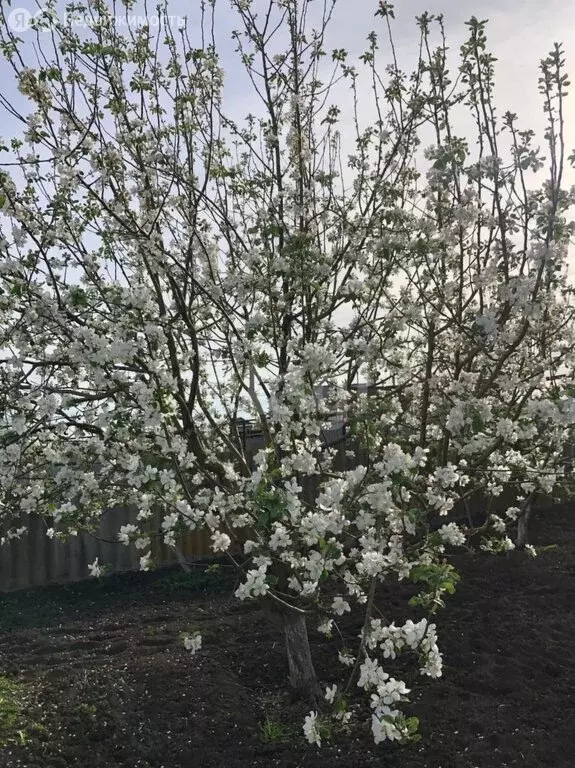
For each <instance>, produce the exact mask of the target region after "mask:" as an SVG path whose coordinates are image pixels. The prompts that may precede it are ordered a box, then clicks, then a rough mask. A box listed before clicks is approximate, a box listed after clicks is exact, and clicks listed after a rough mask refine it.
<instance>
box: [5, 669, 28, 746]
mask: <svg viewBox="0 0 575 768" xmlns="http://www.w3.org/2000/svg"><path fill="white" fill-rule="evenodd" d="M22 706H23V690H22V686H20V685H18V683H15V682H14V681H13V680H9V679H8V678H7V677H1V676H0V746H3V747H5V746H6V745H7V744H9V743H14V742H16V743H18V744H24V743H26V741H27V736H26V732H25V731H24V729H23V720H24V717H23V714H22Z"/></svg>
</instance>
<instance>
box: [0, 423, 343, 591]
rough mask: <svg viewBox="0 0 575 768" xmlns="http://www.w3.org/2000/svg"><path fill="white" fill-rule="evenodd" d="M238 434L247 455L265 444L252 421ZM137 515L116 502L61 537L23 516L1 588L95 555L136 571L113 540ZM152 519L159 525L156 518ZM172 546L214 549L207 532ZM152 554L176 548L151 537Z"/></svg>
mask: <svg viewBox="0 0 575 768" xmlns="http://www.w3.org/2000/svg"><path fill="white" fill-rule="evenodd" d="M238 437H239V439H240V441H241V442H242V443H243V446H244V448H245V451H246V454H247V455H248V456H253V455H254V453H255V452H256V451H258V450H259V449H260V448H262V447H263V446H264V444H265V441H264V438H263V435H262V434H261V431H259V430H258V429H257V428H256V427H255V426H254V424H253V423H252V422H242V425H241V428H240V429H238ZM323 437H324V440H325V442H326V443H327V444H328V445H335V444H336V443H338V442H339V443H340V444H341V446H342V448H343V447H344V446H345V442H346V440H345V437H346V436H345V428H344V426H343V423H341V424H334V425H330V428H328V429H326V430H324V433H323ZM342 455H343V454H342ZM136 515H137V510H136V509H129V508H122V507H117V508H114V509H111V510H107V511H106V512H104V514H103V515H102V519H101V523H100V526H99V529H98V530H97V531H96V532H95V533H94V534H90V533H79V534H78V535H77V536H71V537H70V538H69V539H68V540H67V541H65V542H61V541H56V540H53V539H49V538H48V537H47V536H46V523H45V522H44V520H42V519H41V518H36V517H30V518H27V519H26V520H23V521H22V524H23V525H24V524H25V525H26V526H27V527H28V533H27V534H25V535H24V536H23V537H22V538H21V539H12V540H11V541H9V542H6V543H5V544H4V545H3V546H1V547H0V592H10V591H14V590H17V589H26V588H27V587H36V586H42V585H46V584H53V583H67V582H72V581H79V580H80V579H85V578H88V576H89V570H88V565H89V564H90V563H93V562H94V560H95V559H96V558H98V561H99V563H100V565H106V566H108V567H109V569H110V572H112V573H120V572H122V571H134V570H139V568H140V557H141V555H142V554H143V553H142V552H138V551H137V550H136V548H135V547H133V546H130V547H126V546H125V545H124V544H121V543H120V542H118V531H119V530H120V526H122V525H126V524H127V523H135V522H136ZM154 523H155V524H157V529H159V528H160V525H161V518H160V517H158V519H157V521H154ZM154 527H156V526H155V525H154ZM177 547H178V551H179V553H180V557H181V556H182V555H183V556H184V558H185V559H186V560H193V559H194V558H201V557H207V556H209V555H211V554H213V553H212V552H211V550H210V533H209V531H201V532H197V533H189V534H187V535H186V536H184V537H182V538H181V539H180V540H179V541H178V542H177ZM152 557H153V560H154V563H155V564H157V565H171V564H174V563H177V562H178V561H179V559H180V558H179V557H178V553H177V552H176V551H174V549H173V548H171V547H168V546H166V545H165V544H163V542H162V541H161V540H160V539H159V538H156V539H155V540H153V541H152Z"/></svg>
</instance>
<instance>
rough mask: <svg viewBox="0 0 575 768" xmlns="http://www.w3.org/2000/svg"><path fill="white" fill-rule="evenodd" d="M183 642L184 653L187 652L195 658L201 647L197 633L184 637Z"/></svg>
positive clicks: (199, 636) (200, 637)
mask: <svg viewBox="0 0 575 768" xmlns="http://www.w3.org/2000/svg"><path fill="white" fill-rule="evenodd" d="M183 642H184V648H185V649H186V651H189V652H190V653H191V654H192V656H195V654H196V653H197V652H198V651H199V650H200V649H201V647H202V636H201V635H200V634H199V633H197V632H196V634H194V635H184V637H183Z"/></svg>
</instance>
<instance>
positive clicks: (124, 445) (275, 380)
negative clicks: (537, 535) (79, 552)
mask: <svg viewBox="0 0 575 768" xmlns="http://www.w3.org/2000/svg"><path fill="white" fill-rule="evenodd" d="M132 5H133V3H131V2H128V1H127V0H125V1H124V2H123V3H111V4H110V3H106V2H103V0H92V2H91V3H89V5H88V6H87V7H85V8H83V7H82V6H81V5H78V4H77V3H76V4H75V5H74V6H70V7H69V15H68V16H66V17H62V16H58V15H57V14H56V11H55V5H54V4H53V3H48V5H47V7H46V8H45V9H44V11H43V13H41V14H39V15H37V16H36V17H35V20H34V22H33V25H32V26H33V30H31V31H29V32H28V33H27V34H29V35H34V36H35V42H36V45H37V50H39V51H41V55H40V57H39V59H38V61H34V62H33V63H32V64H31V65H29V64H28V62H27V61H26V58H27V56H28V55H29V54H30V53H31V47H30V46H29V44H27V43H26V42H25V41H24V40H23V39H19V38H18V37H17V36H16V35H15V33H14V32H13V31H11V29H10V27H9V25H8V24H7V23H6V20H5V19H3V20H2V22H3V23H2V24H1V45H0V48H1V50H2V53H3V55H4V57H5V60H6V62H7V63H8V64H9V65H10V67H11V68H12V69H11V71H13V76H14V79H15V81H17V84H18V88H19V91H20V94H21V99H20V100H19V101H18V100H14V101H13V102H8V101H7V100H6V99H5V98H4V97H0V98H1V100H2V104H3V106H4V108H5V109H6V110H8V112H10V114H11V116H12V119H13V120H18V121H20V123H21V125H22V130H21V132H20V133H19V134H18V135H17V136H16V137H14V138H12V139H8V138H6V139H5V140H4V145H3V146H2V152H1V154H0V159H2V162H3V166H2V167H3V170H2V172H1V177H0V195H1V203H2V207H3V211H2V219H1V227H2V241H1V247H2V260H1V262H0V268H1V272H2V287H1V288H0V309H1V313H2V314H1V319H0V336H1V341H0V348H1V349H2V353H1V359H0V398H1V400H0V404H1V419H2V421H1V423H0V430H1V431H0V441H1V446H2V451H1V454H0V489H1V491H0V492H1V496H0V504H1V516H0V524H1V525H2V530H3V536H4V538H9V537H12V536H18V535H25V529H26V516H28V515H40V516H43V517H44V518H45V519H46V521H47V527H48V529H49V530H50V532H51V533H53V532H54V531H55V532H56V535H58V536H66V535H68V534H69V533H70V532H73V531H77V530H79V529H82V528H85V529H94V528H95V527H96V526H97V524H98V521H99V518H100V516H101V514H102V511H103V510H104V509H106V508H107V507H110V506H112V505H116V504H130V505H135V506H136V507H137V509H138V515H137V523H136V524H134V525H130V526H124V527H123V528H122V529H121V530H120V531H119V532H118V534H119V539H120V541H122V542H124V543H135V545H136V547H137V548H138V549H139V550H140V551H141V553H142V559H141V564H142V568H144V569H147V568H149V567H150V566H151V554H150V553H151V540H152V538H153V537H154V536H157V535H158V532H157V531H156V530H154V529H153V525H152V521H153V520H154V519H155V515H156V514H158V513H159V514H160V515H161V518H162V523H161V531H160V535H161V536H162V538H163V540H164V542H166V543H167V544H169V545H172V546H175V544H176V540H177V538H178V536H179V535H180V534H181V533H182V532H186V531H195V530H199V529H205V528H207V529H209V531H210V532H211V541H212V547H213V551H214V552H215V553H226V554H227V555H228V556H229V558H230V560H231V561H232V562H233V563H234V564H235V565H236V566H237V568H238V570H239V571H240V573H241V584H240V586H239V587H238V589H237V592H236V595H237V597H238V598H239V599H241V600H253V599H257V600H261V601H263V602H264V603H265V604H266V605H267V607H268V608H269V610H270V612H271V613H273V614H275V615H276V616H277V617H278V618H279V619H280V620H281V621H282V623H283V626H284V629H285V637H286V648H287V658H288V666H289V679H290V683H291V686H292V688H293V689H294V690H295V691H296V692H297V693H298V694H299V695H301V696H303V697H304V698H306V699H307V700H308V701H309V702H310V703H311V704H312V708H313V709H312V712H311V714H310V715H309V716H308V717H307V718H306V722H305V726H304V731H305V734H306V736H307V738H308V739H309V740H310V742H317V743H318V744H319V743H320V740H321V717H327V716H328V715H327V714H323V715H321V716H320V715H318V711H319V710H323V711H324V713H325V711H326V710H329V708H330V706H333V707H334V710H335V712H336V716H337V717H338V718H339V719H343V720H348V719H349V718H350V716H351V713H350V712H346V711H345V705H344V697H343V694H344V693H345V691H343V690H341V689H338V688H337V686H331V687H329V688H328V690H327V692H326V693H325V695H322V693H321V691H320V689H319V685H318V681H317V678H316V674H315V671H314V667H313V659H312V656H311V652H310V647H309V644H308V638H307V624H308V623H309V622H310V621H311V622H314V624H315V625H316V626H318V628H319V629H320V631H321V632H323V633H325V634H326V635H329V634H330V633H331V632H332V630H333V628H334V624H335V623H336V622H337V620H338V617H340V616H342V615H343V614H345V613H348V612H350V611H351V610H352V607H354V608H356V609H358V610H361V611H363V612H364V615H365V620H364V623H363V630H362V633H361V636H360V637H359V638H358V640H357V644H356V645H355V646H353V645H352V646H350V647H346V648H342V650H341V652H340V654H339V658H340V661H341V662H342V663H343V664H344V665H349V666H350V683H349V684H350V685H354V686H355V685H357V686H359V687H360V688H361V689H363V690H364V691H365V692H366V693H367V694H368V700H369V703H370V704H371V715H370V719H371V724H372V730H373V735H374V738H375V741H376V742H379V741H381V740H384V739H392V740H393V739H403V738H409V736H410V735H411V734H412V732H413V730H414V728H415V723H414V721H413V720H411V719H410V718H406V717H405V716H404V715H403V714H402V712H401V710H400V709H399V708H398V706H399V703H400V702H402V701H405V700H406V697H407V695H408V693H409V691H408V689H407V688H406V685H405V683H404V682H403V681H401V680H398V679H395V678H394V677H391V676H390V672H391V671H392V666H391V665H392V662H393V660H394V659H395V658H396V656H398V655H400V654H409V655H411V656H413V658H414V659H415V660H416V661H417V663H418V664H419V666H420V669H421V672H422V674H424V675H428V676H430V677H437V676H439V675H440V674H441V664H442V658H441V654H440V652H439V650H438V646H437V637H436V628H435V625H434V624H433V623H432V622H431V616H432V614H433V613H434V611H435V610H436V608H437V607H438V606H439V605H441V597H442V595H443V594H444V593H445V592H452V591H453V589H454V584H455V581H456V574H455V572H454V570H453V568H452V567H451V565H450V564H449V559H448V555H449V552H450V550H451V549H452V548H453V547H462V546H465V545H469V546H471V545H473V544H474V543H475V542H478V543H479V545H480V546H481V547H483V548H484V549H487V550H489V551H492V552H498V551H501V550H506V549H510V548H512V547H513V546H514V544H513V542H512V538H510V535H509V533H508V531H509V529H512V528H513V526H514V524H515V522H516V521H517V520H519V521H520V523H521V524H520V526H519V527H520V529H521V531H520V536H519V543H520V544H522V545H525V544H526V522H525V521H526V519H527V515H528V512H529V510H530V506H531V503H532V500H533V498H534V495H535V494H536V493H538V492H543V493H552V492H553V490H554V488H555V486H556V485H557V483H558V482H560V479H561V472H562V463H561V456H562V446H563V443H564V440H565V436H566V430H567V428H568V427H569V425H570V424H571V423H572V421H573V415H574V412H573V406H572V403H571V400H570V399H569V398H568V397H566V394H565V391H564V386H565V383H568V378H567V377H565V376H563V377H562V376H561V374H564V373H565V372H566V371H568V370H570V369H572V355H573V353H572V350H573V346H574V345H573V324H572V303H571V289H570V287H569V285H568V283H567V279H566V256H567V247H568V242H569V237H570V234H571V231H572V230H571V228H570V224H569V223H568V220H567V212H568V208H569V206H570V205H571V204H572V202H573V193H572V192H568V191H566V190H565V189H564V166H565V164H566V162H567V158H566V152H567V150H566V149H565V146H564V139H563V114H564V100H565V96H566V88H567V85H568V83H567V80H566V76H565V74H564V60H563V52H562V49H561V47H559V46H556V47H555V48H554V49H553V51H552V53H551V54H550V55H549V57H548V58H546V59H545V60H543V61H542V63H541V79H540V91H541V95H542V100H543V105H544V111H545V118H546V125H547V127H546V132H545V141H546V147H547V150H546V152H543V151H542V150H541V149H540V148H539V147H538V146H537V145H536V143H535V136H534V133H533V132H532V131H530V130H527V129H523V128H521V127H520V121H519V118H518V117H517V116H516V115H513V114H510V113H507V114H505V115H504V116H502V117H501V118H499V117H498V116H497V115H496V110H495V101H494V99H495V96H494V59H493V57H492V56H491V55H490V54H489V53H488V51H487V49H486V40H485V23H484V22H480V21H478V20H476V19H472V20H471V21H470V22H469V25H468V26H469V39H468V41H467V42H466V43H465V45H463V47H462V49H461V56H460V61H459V63H458V64H457V65H456V68H455V70H454V73H453V74H451V73H450V70H449V67H448V61H447V46H446V43H445V40H444V36H443V21H442V19H441V17H438V18H435V17H432V16H429V15H424V16H422V17H420V18H419V19H418V20H417V29H418V34H419V38H420V60H419V62H418V63H417V66H416V68H415V70H414V72H413V73H412V74H411V75H410V76H407V75H406V74H405V73H404V72H403V71H402V70H401V69H400V66H399V62H398V61H397V59H396V57H395V48H394V47H393V37H392V34H391V31H392V24H393V8H392V6H391V5H390V4H388V3H380V4H379V6H377V7H374V11H376V17H377V24H378V25H380V27H381V31H380V33H375V32H373V33H370V35H369V36H368V38H367V39H368V45H367V49H366V51H365V52H364V54H363V55H362V56H361V57H360V61H358V63H357V64H355V65H354V64H353V63H350V60H349V56H348V54H347V53H346V51H344V50H341V49H336V50H331V51H330V49H329V48H328V32H329V22H330V19H331V17H332V14H333V12H334V10H335V9H336V0H326V2H325V3H324V5H323V11H322V12H321V13H320V14H319V16H317V14H316V16H315V17H314V16H313V12H314V9H315V6H314V5H313V4H312V3H311V2H310V0H265V1H264V0H261V2H256V0H254V1H253V2H252V0H231V3H230V5H231V9H232V12H233V13H234V14H235V18H236V21H237V27H238V31H237V32H235V33H234V36H233V37H234V40H235V43H236V54H237V57H238V62H239V63H240V64H241V65H242V66H243V68H244V73H245V75H246V76H247V80H246V82H249V84H250V87H251V91H252V95H253V97H254V100H255V101H256V102H257V106H254V108H253V109H254V112H255V114H251V115H249V116H248V117H247V118H246V119H245V120H241V119H240V118H239V117H238V116H237V115H233V114H231V113H230V112H229V110H227V108H226V99H225V89H224V72H223V70H222V65H221V62H220V59H219V57H218V50H219V48H218V43H217V39H216V30H217V24H216V23H215V19H217V11H218V8H219V4H218V3H216V2H213V0H212V1H211V2H205V3H204V4H203V5H202V23H201V29H200V32H201V34H200V35H199V38H198V41H197V42H193V41H192V39H191V37H190V36H191V35H192V32H193V30H188V28H187V27H185V26H182V28H180V29H177V30H176V29H173V28H171V27H170V24H169V14H168V4H167V3H166V2H164V4H163V6H162V8H161V10H162V14H163V16H162V27H161V28H160V29H159V30H158V29H157V30H154V29H151V28H150V27H147V26H139V27H133V26H130V25H129V24H127V23H126V24H122V23H121V18H122V14H123V13H124V14H129V13H130V8H131V7H132ZM228 12H230V11H229V9H228ZM1 13H2V12H1V11H0V14H1ZM78 15H80V16H81V17H82V18H84V19H85V21H86V23H85V25H84V26H83V27H79V26H78V25H77V24H76V23H75V22H74V19H75V18H77V16H78ZM313 25H315V26H313ZM381 33H383V34H384V36H386V37H387V40H388V43H387V45H388V48H389V50H391V52H392V56H391V60H390V62H388V63H387V65H385V66H384V65H383V64H381V63H380V54H379V51H378V39H379V38H378V34H381ZM192 36H193V35H192ZM342 94H343V95H342ZM346 94H347V97H348V102H346V104H345V107H344V106H343V103H342V99H343V98H344V97H345V95H346ZM366 94H367V95H368V99H367V104H366V105H364V106H362V100H365V95H366ZM336 99H337V101H336ZM365 114H371V115H372V116H373V119H370V120H368V121H367V125H365V124H364V122H365V120H364V115H365ZM473 139H475V143H473ZM424 146H427V149H425V152H423V147H424ZM571 159H573V158H572V157H571ZM358 380H359V381H365V382H367V383H368V385H369V394H368V396H366V397H357V396H354V390H353V386H352V385H353V384H354V383H355V382H357V381H358ZM319 387H321V391H322V396H321V397H319V396H318V391H319V389H318V388H319ZM334 414H340V415H341V416H340V418H341V419H345V424H346V434H347V437H346V441H345V445H344V449H346V450H342V449H341V448H340V447H337V446H331V445H326V442H325V440H324V435H325V432H324V425H325V423H326V422H327V421H329V419H330V418H332V417H333V415H334ZM239 416H247V417H250V418H253V419H255V420H257V422H258V423H259V425H260V428H261V431H262V434H263V435H264V443H265V445H264V447H263V448H262V449H261V450H260V451H259V452H258V453H257V454H256V455H255V456H252V455H250V453H249V452H248V451H247V450H246V446H245V445H244V444H243V443H242V442H241V441H240V440H238V439H237V433H236V432H235V430H234V424H235V423H236V421H237V419H238V417H239ZM503 492H504V496H505V504H503V505H501V504H500V505H499V507H497V509H496V504H497V500H498V499H499V498H501V495H502V493H503ZM472 498H476V499H477V498H480V499H481V504H482V510H483V515H482V517H481V519H480V520H479V521H478V520H477V518H476V517H473V516H469V518H467V517H466V516H465V505H466V503H467V501H468V500H470V499H472ZM494 505H495V506H494ZM495 510H496V511H495ZM101 566H102V564H100V563H98V562H96V563H94V564H92V566H91V569H92V572H93V573H94V574H96V575H98V574H99V572H100V568H101ZM393 580H410V581H411V582H413V583H414V584H415V585H417V590H419V591H418V592H417V594H416V595H415V596H414V597H413V598H412V600H411V601H410V602H411V605H412V607H413V610H414V614H413V616H414V620H410V621H407V623H405V624H402V625H399V626H398V625H396V624H395V623H393V622H391V623H390V618H393V617H387V619H384V617H383V616H381V614H380V613H379V612H378V608H377V600H376V593H377V586H378V584H380V583H381V582H383V581H385V582H388V583H389V582H393ZM200 646H201V638H200V637H199V636H193V637H188V638H187V639H186V647H188V649H189V650H190V651H191V652H194V653H195V652H196V651H197V650H198V649H199V648H200ZM386 669H389V670H390V671H386ZM348 687H349V686H348Z"/></svg>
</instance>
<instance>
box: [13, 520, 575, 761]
mask: <svg viewBox="0 0 575 768" xmlns="http://www.w3.org/2000/svg"><path fill="white" fill-rule="evenodd" d="M532 537H533V540H534V542H535V543H538V544H542V545H546V544H555V545H557V546H556V547H555V548H552V549H548V550H547V551H545V552H543V553H542V554H540V555H539V557H537V558H536V559H535V560H531V559H528V558H527V557H526V556H524V555H521V554H519V553H513V554H511V555H509V556H500V557H499V556H498V557H487V556H485V557H482V556H470V555H469V556H463V557H461V558H460V559H459V560H458V562H457V565H458V567H459V569H460V572H461V574H462V582H461V585H460V587H459V589H458V592H457V594H456V596H455V597H453V598H451V599H450V601H449V603H448V606H447V608H446V609H445V610H444V611H443V612H442V613H441V615H440V616H439V617H438V625H439V630H440V642H441V649H442V651H443V653H444V661H445V672H444V677H443V678H442V679H441V680H439V681H426V680H420V681H416V682H417V686H414V702H413V705H412V706H411V708H410V711H411V712H412V713H415V714H417V715H418V716H419V717H420V718H421V733H422V736H423V738H422V740H421V741H420V742H419V743H417V744H414V745H411V746H408V747H403V748H397V747H389V746H385V745H381V746H380V747H375V746H374V744H373V741H372V739H371V734H370V733H369V732H368V731H367V730H364V731H362V730H359V731H357V730H356V731H355V732H353V733H351V734H346V733H341V732H340V733H334V735H333V737H332V741H331V743H329V744H326V745H325V746H324V747H322V749H321V750H318V749H316V748H315V747H310V746H309V745H308V744H307V743H306V742H304V740H303V738H302V732H301V722H302V718H303V715H304V714H305V710H304V711H302V710H301V708H300V706H298V705H297V704H291V703H290V701H289V699H288V698H286V696H285V694H284V681H285V666H284V656H283V645H282V637H281V633H280V632H279V630H278V629H277V628H275V627H274V626H272V625H270V624H269V622H267V621H266V619H265V617H264V615H263V614H262V613H261V611H260V610H258V608H257V607H255V606H253V605H252V604H246V603H239V602H238V601H237V600H235V599H234V598H233V596H232V593H233V588H234V584H233V577H231V578H230V577H227V576H226V575H225V574H222V573H220V575H218V574H217V573H216V574H213V575H212V574H207V573H199V574H198V575H192V576H191V577H189V576H185V575H183V574H180V573H178V572H162V573H154V574H129V575H126V576H122V577H113V578H110V579H106V580H102V581H100V582H96V581H91V582H87V583H82V584H78V585H74V586H72V587H51V588H46V589H42V590H33V591H28V592H25V593H19V594H17V595H8V596H3V597H1V598H0V673H1V674H4V675H6V676H7V677H9V678H10V679H14V680H16V681H17V682H19V683H21V684H22V690H23V691H24V693H25V700H26V704H25V711H24V719H23V721H22V724H21V728H19V730H21V735H19V736H18V737H16V738H15V741H16V742H20V743H19V744H18V743H10V744H8V745H6V746H5V747H4V748H2V750H1V751H0V765H1V766H3V767H4V766H5V768H16V766H22V767H25V768H216V766H217V767H218V768H227V767H228V766H229V768H240V766H241V768H248V767H251V766H255V767H256V768H264V767H265V768H267V767H268V766H270V767H271V766H281V767H282V768H320V766H321V768H329V767H330V766H340V767H347V766H349V768H352V767H354V768H355V767H356V766H360V767H361V766H385V767H386V768H387V767H388V766H389V768H501V767H502V766H522V767H523V768H535V766H537V767H539V766H541V767H543V766H545V767H547V766H549V768H575V513H571V512H570V511H569V510H568V509H566V508H563V509H556V510H554V511H552V512H546V513H544V515H543V514H542V515H541V516H540V517H539V519H538V520H536V521H535V522H534V524H533V531H532ZM379 603H380V605H381V609H382V611H383V612H384V613H385V615H386V616H387V617H388V618H389V619H392V618H396V619H397V620H401V619H402V618H404V616H405V615H407V614H405V609H404V608H403V607H402V606H404V603H405V595H398V594H397V593H396V592H394V593H389V594H386V593H385V592H383V593H382V594H381V595H380V596H379ZM359 622H360V618H359V617H357V618H354V617H352V618H351V619H348V620H347V622H346V624H345V627H344V633H347V634H349V636H350V637H352V636H354V635H355V634H357V631H358V627H359ZM193 629H199V630H201V632H202V635H203V642H204V648H203V650H202V651H201V652H200V653H199V654H197V655H196V656H195V657H191V656H190V655H189V654H188V653H187V652H186V651H185V649H184V648H183V646H182V643H181V639H180V634H181V633H182V632H183V631H189V630H193ZM311 640H312V644H313V647H314V654H315V658H316V661H317V669H318V673H319V676H320V678H321V680H322V683H324V684H332V683H333V682H341V681H342V680H343V679H344V678H343V672H344V671H345V670H344V668H343V667H341V665H340V664H338V663H337V660H336V651H337V647H338V646H337V643H336V642H335V641H333V643H332V644H326V643H325V642H323V643H322V642H321V640H320V638H319V636H316V635H313V634H312V637H311ZM0 719H1V702H0ZM266 719H269V720H270V721H272V722H274V723H276V722H278V723H282V724H283V725H284V726H285V734H286V735H285V738H284V740H282V741H279V742H275V743H271V744H264V743H262V730H261V726H262V723H263V722H264V721H265V720H266ZM290 729H291V732H290ZM290 733H291V735H290Z"/></svg>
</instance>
